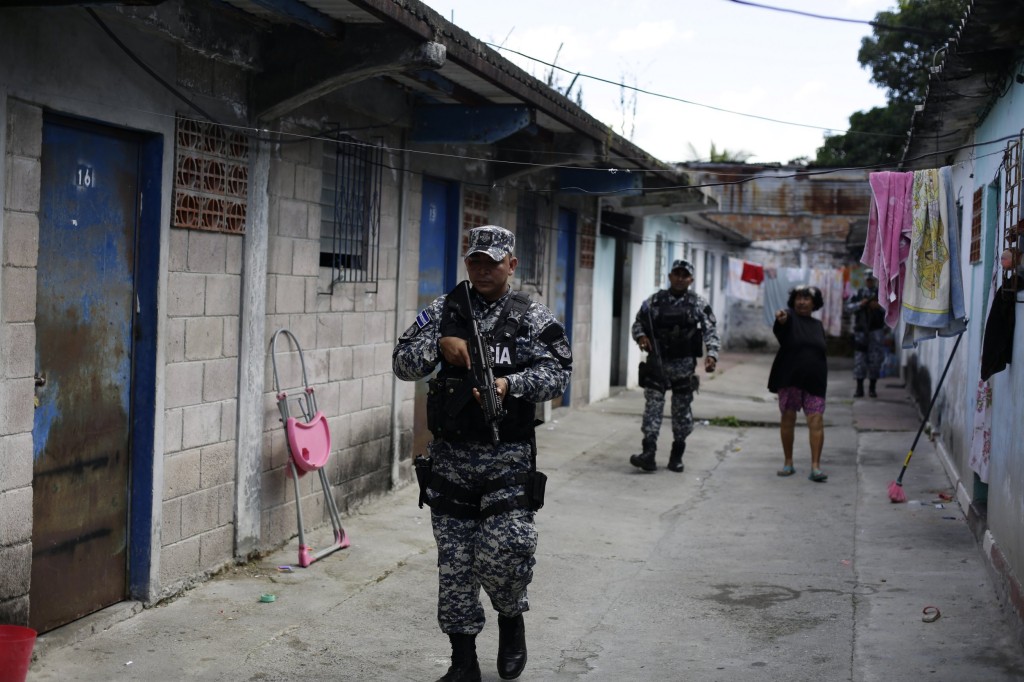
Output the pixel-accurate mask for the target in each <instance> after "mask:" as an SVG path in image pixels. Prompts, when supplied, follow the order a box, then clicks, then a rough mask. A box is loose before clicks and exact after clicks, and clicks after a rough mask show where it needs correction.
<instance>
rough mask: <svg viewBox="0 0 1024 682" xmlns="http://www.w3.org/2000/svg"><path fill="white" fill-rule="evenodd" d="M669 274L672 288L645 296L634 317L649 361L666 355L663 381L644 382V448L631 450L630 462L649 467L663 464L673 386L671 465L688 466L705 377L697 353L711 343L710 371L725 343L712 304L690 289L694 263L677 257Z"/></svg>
mask: <svg viewBox="0 0 1024 682" xmlns="http://www.w3.org/2000/svg"><path fill="white" fill-rule="evenodd" d="M668 279H669V288H668V289H662V290H660V291H658V292H656V293H655V294H653V295H652V296H651V297H650V298H648V299H647V300H645V301H644V302H643V304H642V305H641V306H640V311H639V312H638V313H637V314H636V320H635V321H634V322H633V328H632V334H633V339H634V340H635V341H636V342H637V345H639V346H640V349H641V350H644V351H646V352H647V353H648V360H649V361H650V360H652V359H654V360H655V361H660V364H661V368H662V372H661V375H662V376H661V377H660V381H656V382H654V383H648V385H647V386H645V387H644V400H645V406H644V418H643V424H642V426H641V432H642V433H643V445H642V447H643V451H642V452H641V453H640V454H637V455H631V456H630V458H629V463H630V464H632V465H633V466H635V467H637V468H639V469H642V470H643V471H654V470H655V469H657V468H658V466H657V464H655V462H654V455H655V452H656V451H657V445H658V434H659V433H660V432H661V420H662V414H663V413H664V409H665V391H666V390H671V391H672V452H671V454H670V455H669V460H668V468H669V470H670V471H675V472H677V473H678V472H681V471H682V470H683V453H684V451H685V450H686V437H687V436H688V435H690V432H691V431H693V412H692V411H691V410H690V405H691V403H693V394H694V391H695V390H696V389H697V382H698V381H699V377H697V375H696V370H697V358H699V357H700V356H701V355H703V351H704V346H707V349H708V354H707V357H706V358H704V371H706V372H714V371H715V366H716V365H717V363H718V345H719V344H718V330H717V328H716V322H715V314H714V313H713V312H712V310H711V305H710V304H709V303H708V302H707V301H706V300H704V298H702V297H701V296H698V295H697V294H695V293H693V292H692V291H690V290H689V289H690V285H691V284H693V264H691V263H690V261H688V260H682V259H680V260H677V261H674V262H673V263H672V271H671V272H670V273H669V276H668ZM652 339H653V340H652Z"/></svg>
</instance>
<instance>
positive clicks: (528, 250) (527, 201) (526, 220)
mask: <svg viewBox="0 0 1024 682" xmlns="http://www.w3.org/2000/svg"><path fill="white" fill-rule="evenodd" d="M538 204H539V200H538V198H537V194H536V192H530V191H524V192H520V194H519V203H518V205H517V206H516V253H517V254H518V258H519V267H518V268H517V270H516V272H518V273H519V277H520V280H521V281H522V283H523V284H529V285H532V286H535V287H537V290H538V291H540V290H541V285H542V283H543V282H544V263H545V254H546V252H547V249H546V246H547V230H546V229H545V228H544V226H542V225H541V224H540V221H539V215H540V209H539V206H538Z"/></svg>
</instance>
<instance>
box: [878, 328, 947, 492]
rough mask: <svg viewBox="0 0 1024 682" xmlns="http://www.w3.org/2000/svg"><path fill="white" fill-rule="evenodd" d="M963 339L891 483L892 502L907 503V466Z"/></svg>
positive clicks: (943, 373) (940, 380) (945, 370)
mask: <svg viewBox="0 0 1024 682" xmlns="http://www.w3.org/2000/svg"><path fill="white" fill-rule="evenodd" d="M962 338H963V332H960V333H959V334H957V337H956V343H954V344H953V350H952V351H950V353H949V359H948V360H946V368H945V369H944V370H942V376H941V377H939V383H938V384H937V385H936V386H935V393H933V394H932V401H931V402H930V403H929V404H928V411H927V412H925V413H924V418H923V419H921V426H920V428H918V429H917V435H916V436H914V442H913V443H911V444H910V452H908V453H907V457H906V459H904V460H903V468H902V469H900V475H899V476H897V477H896V480H895V481H892V482H891V483H889V499H890V500H891V501H892V502H895V503H900V502H906V501H907V494H906V493H904V492H903V474H905V473H907V465H909V464H910V458H911V457H913V456H914V448H916V447H917V441H918V440H919V439H920V438H921V433H922V432H923V431H924V425H925V424H926V423H927V422H928V416H929V415H930V414H931V413H932V407H933V406H934V405H935V399H936V398H938V397H939V389H940V388H942V382H943V381H945V379H946V372H948V371H949V366H950V365H951V364H952V363H953V356H954V355H956V349H957V346H959V345H960V339H962Z"/></svg>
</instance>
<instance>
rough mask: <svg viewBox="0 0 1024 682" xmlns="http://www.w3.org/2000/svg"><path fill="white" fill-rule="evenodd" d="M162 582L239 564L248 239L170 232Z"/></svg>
mask: <svg viewBox="0 0 1024 682" xmlns="http://www.w3.org/2000/svg"><path fill="white" fill-rule="evenodd" d="M169 239H170V244H169V249H168V283H167V310H166V313H167V325H166V329H167V331H166V344H167V345H166V348H167V355H166V362H167V365H166V374H165V377H166V383H165V386H164V390H165V400H166V404H165V405H166V406H165V435H164V442H165V450H164V487H163V510H162V515H163V521H162V533H161V538H160V542H161V561H160V584H161V585H163V586H171V585H175V584H178V583H181V582H182V581H187V580H188V579H190V578H192V577H194V576H196V575H200V574H202V573H204V572H207V571H211V570H216V569H217V568H219V567H221V566H222V565H223V564H224V563H226V562H229V561H231V560H232V557H233V551H234V547H233V541H234V496H235V493H234V487H235V465H236V461H235V455H236V452H235V451H236V447H235V440H234V439H235V427H236V418H235V417H236V414H235V411H236V406H237V400H236V397H237V392H238V329H239V305H240V303H239V298H240V291H241V269H242V258H241V254H242V238H241V237H239V236H237V235H228V234H223V233H217V232H204V231H200V230H183V229H171V230H170V232H169Z"/></svg>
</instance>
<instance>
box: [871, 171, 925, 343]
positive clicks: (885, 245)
mask: <svg viewBox="0 0 1024 682" xmlns="http://www.w3.org/2000/svg"><path fill="white" fill-rule="evenodd" d="M868 183H869V184H870V186H871V208H870V212H869V214H868V234H867V239H866V240H865V242H864V253H863V254H862V255H861V257H860V262H861V263H863V264H864V265H867V266H868V267H870V268H871V270H872V271H873V272H874V275H875V277H876V278H877V279H878V302H879V303H881V304H882V307H884V308H885V323H886V324H887V325H889V327H890V328H895V327H896V325H897V323H899V319H900V303H901V301H900V296H901V294H902V291H903V277H904V275H905V273H906V265H905V263H906V260H907V257H908V256H909V255H910V235H911V232H912V230H913V227H914V219H913V201H912V194H913V189H914V173H913V171H908V172H905V173H901V172H895V171H882V172H879V173H871V174H870V175H869V176H868Z"/></svg>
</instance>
